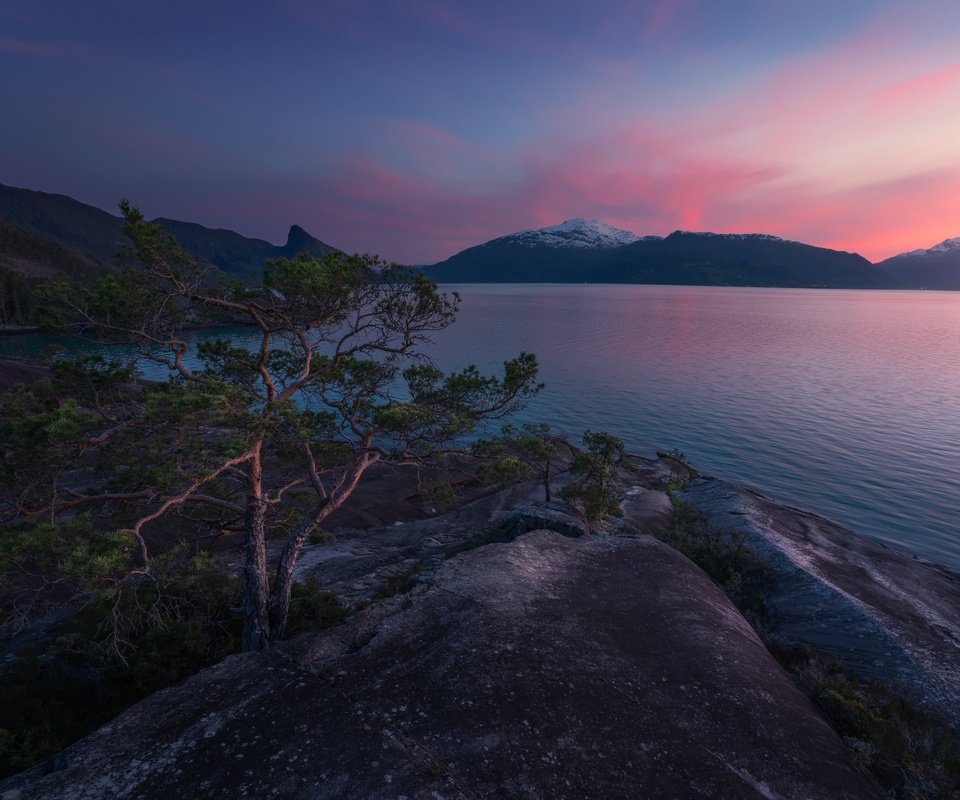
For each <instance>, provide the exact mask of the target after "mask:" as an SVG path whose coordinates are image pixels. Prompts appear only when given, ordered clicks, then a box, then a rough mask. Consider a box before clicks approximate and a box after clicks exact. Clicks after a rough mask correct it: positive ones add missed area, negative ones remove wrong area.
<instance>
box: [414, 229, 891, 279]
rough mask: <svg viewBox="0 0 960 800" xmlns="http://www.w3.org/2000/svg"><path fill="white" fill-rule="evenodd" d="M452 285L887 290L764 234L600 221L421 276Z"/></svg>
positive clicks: (824, 255)
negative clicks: (646, 229) (662, 230)
mask: <svg viewBox="0 0 960 800" xmlns="http://www.w3.org/2000/svg"><path fill="white" fill-rule="evenodd" d="M425 271H426V274H427V275H428V276H429V277H430V278H432V279H434V280H436V281H440V282H448V283H456V282H465V283H537V282H553V283H586V282H589V283H658V284H688V285H706V286H784V287H829V288H886V287H888V286H890V285H892V283H893V281H892V279H891V278H890V277H889V276H888V275H887V274H886V273H884V272H881V271H880V270H877V269H876V268H875V267H874V266H873V265H871V264H870V262H869V261H867V260H866V259H865V258H863V257H862V256H859V255H857V254H855V253H844V252H840V251H837V250H829V249H826V248H823V247H814V246H813V245H808V244H803V243H801V242H791V241H787V240H785V239H780V238H778V237H776V236H770V235H768V234H739V233H736V234H716V233H691V232H688V231H675V232H674V233H672V234H670V235H669V236H666V237H660V236H642V237H641V236H637V235H635V234H633V233H630V232H629V231H623V230H620V229H617V228H614V227H612V226H610V225H607V224H606V223H603V222H600V221H598V220H590V221H588V220H583V219H574V220H568V221H567V222H564V223H562V224H561V225H555V226H552V227H548V228H540V229H539V230H534V231H521V232H519V233H514V234H510V235H509V236H502V237H500V238H498V239H494V240H492V241H490V242H487V243H485V244H482V245H478V246H476V247H471V248H468V249H467V250H463V251H461V252H460V253H457V254H456V255H454V256H452V257H451V258H448V259H447V260H445V261H441V262H440V263H438V264H435V265H433V266H432V267H427V268H426V269H425Z"/></svg>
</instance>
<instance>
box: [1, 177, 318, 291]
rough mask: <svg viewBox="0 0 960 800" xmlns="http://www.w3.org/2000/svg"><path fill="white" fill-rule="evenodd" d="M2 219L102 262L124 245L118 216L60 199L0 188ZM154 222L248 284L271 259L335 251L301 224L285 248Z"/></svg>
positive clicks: (195, 227) (210, 230) (198, 227)
mask: <svg viewBox="0 0 960 800" xmlns="http://www.w3.org/2000/svg"><path fill="white" fill-rule="evenodd" d="M0 219H3V220H4V221H5V222H7V223H8V224H9V225H13V226H16V227H18V228H21V229H23V230H24V231H27V232H29V233H32V234H35V235H37V236H40V237H42V238H44V239H48V240H50V241H53V242H56V243H58V244H60V245H63V246H64V247H68V248H71V249H73V250H77V251H81V252H83V253H87V254H89V255H91V256H93V257H94V258H96V259H99V260H101V261H107V262H110V261H112V260H113V258H114V256H115V254H116V251H117V247H118V245H120V244H121V243H123V242H124V241H125V237H124V236H123V230H122V229H123V220H122V219H121V218H120V217H118V216H114V215H113V214H109V213H107V212H106V211H103V210H102V209H99V208H96V207H94V206H91V205H87V204H86V203H81V202H80V201H78V200H74V199H73V198H71V197H67V196H66V195H62V194H49V193H47V192H37V191H33V190H31V189H18V188H14V187H12V186H4V185H3V184H0ZM155 221H156V222H159V223H160V225H161V226H162V227H163V229H164V230H166V231H167V232H168V233H170V234H172V235H173V236H175V237H176V239H177V241H179V242H180V244H181V245H182V246H183V247H184V249H186V250H187V251H188V252H189V253H191V255H193V256H194V257H196V258H197V259H198V260H200V261H201V263H205V264H207V265H209V266H213V267H216V268H217V269H218V270H220V271H221V272H223V273H224V274H225V275H229V276H232V277H235V278H239V279H240V280H242V281H246V282H250V281H256V280H259V278H260V275H261V273H262V271H263V267H264V265H265V263H266V262H267V261H268V260H270V259H274V258H293V257H294V256H296V255H297V254H298V253H300V252H304V251H305V252H307V253H310V254H312V255H323V254H325V253H329V252H331V251H333V250H335V249H336V248H334V247H332V246H331V245H328V244H326V243H325V242H322V241H320V240H319V239H316V238H314V237H313V236H311V235H310V234H308V233H307V232H306V231H305V230H304V229H303V228H301V227H300V226H299V225H293V226H292V227H291V228H290V231H289V233H288V234H287V241H286V243H285V244H283V245H280V246H277V245H274V244H271V243H270V242H267V241H264V240H262V239H251V238H249V237H246V236H242V235H241V234H239V233H235V232H233V231H229V230H224V229H221V228H207V227H204V226H203V225H199V224H197V223H193V222H182V221H179V220H173V219H166V218H159V219H157V220H155Z"/></svg>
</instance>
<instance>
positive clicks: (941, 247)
mask: <svg viewBox="0 0 960 800" xmlns="http://www.w3.org/2000/svg"><path fill="white" fill-rule="evenodd" d="M938 253H960V236H955V237H954V238H952V239H944V240H943V241H942V242H940V244H936V245H934V246H933V247H930V248H927V249H923V248H921V249H920V250H910V251H909V252H907V253H900V255H899V256H896V258H901V257H903V256H908V257H909V256H929V255H935V254H938Z"/></svg>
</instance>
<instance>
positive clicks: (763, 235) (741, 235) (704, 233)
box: [645, 231, 790, 242]
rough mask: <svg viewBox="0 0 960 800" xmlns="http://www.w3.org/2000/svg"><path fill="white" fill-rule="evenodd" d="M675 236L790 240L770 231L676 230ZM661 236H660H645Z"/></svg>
mask: <svg viewBox="0 0 960 800" xmlns="http://www.w3.org/2000/svg"><path fill="white" fill-rule="evenodd" d="M673 235H675V236H700V237H702V238H704V239H727V240H729V241H732V242H788V241H790V240H789V239H781V238H780V237H779V236H773V235H772V234H769V233H713V232H712V231H674V232H673ZM645 238H655V239H656V238H659V237H656V236H655V237H645Z"/></svg>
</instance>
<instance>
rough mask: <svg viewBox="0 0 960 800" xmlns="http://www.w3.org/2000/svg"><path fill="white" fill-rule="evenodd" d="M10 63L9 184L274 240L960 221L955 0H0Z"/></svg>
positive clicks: (880, 252)
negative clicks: (584, 221)
mask: <svg viewBox="0 0 960 800" xmlns="http://www.w3.org/2000/svg"><path fill="white" fill-rule="evenodd" d="M0 75H2V76H3V78H2V80H0V103H2V106H0V107H2V108H3V109H4V115H3V123H2V124H0V183H6V184H10V185H14V186H23V187H26V188H31V189H42V190H44V191H55V192H62V193H64V194H68V195H71V196H73V197H76V198H77V199H79V200H82V201H84V202H88V203H92V204H94V205H97V206H100V207H102V208H106V209H108V210H111V211H112V210H115V208H116V203H117V201H118V200H119V199H120V198H122V197H129V198H130V199H131V201H132V202H133V203H135V204H136V205H139V206H140V207H141V208H142V209H143V210H144V212H145V213H146V214H147V215H149V216H166V217H174V218H178V219H188V220H191V221H196V222H200V223H202V224H205V225H209V226H215V227H227V228H231V229H233V230H236V231H239V232H240V233H243V234H246V235H250V236H259V237H262V238H265V239H268V240H270V241H274V242H279V241H282V240H283V239H284V237H285V235H286V231H287V228H288V226H289V225H290V224H291V223H298V224H300V225H302V226H303V227H305V228H306V229H307V230H308V231H310V232H311V233H312V234H314V235H315V236H317V237H319V238H321V239H323V240H324V241H326V242H329V243H330V244H333V245H336V246H338V247H341V248H344V249H347V250H359V251H368V252H377V253H380V254H381V255H383V256H384V257H385V258H389V259H395V260H400V261H405V262H408V263H429V262H433V261H436V260H439V259H442V258H445V257H447V256H449V255H452V254H453V253H454V252H456V251H458V250H460V249H462V248H464V247H467V246H470V245H473V244H478V243H480V242H482V241H486V240H487V239H491V238H494V237H496V236H500V235H504V234H506V233H510V232H513V231H516V230H521V229H525V228H533V227H540V226H544V225H551V224H556V223H558V222H561V221H562V220H564V219H568V218H570V217H577V216H581V217H588V218H593V217H597V218H600V219H604V220H606V221H607V222H610V223H611V224H614V225H617V226H619V227H624V228H627V229H628V230H632V231H633V232H635V233H637V234H641V235H642V234H649V233H656V234H666V233H669V232H670V231H672V230H674V229H677V228H682V229H692V230H714V231H718V232H765V233H773V234H777V235H780V236H784V237H787V238H791V239H799V240H802V241H807V242H810V243H812V244H819V245H824V246H829V247H837V248H840V249H845V250H856V251H858V252H860V253H862V254H863V255H865V256H867V257H868V258H871V259H873V260H878V259H880V258H884V257H886V256H889V255H893V254H895V253H897V252H900V251H903V250H909V249H913V248H917V247H925V246H929V245H932V244H935V243H936V242H939V241H941V240H942V239H945V238H947V237H950V236H957V235H960V3H958V2H956V0H923V2H921V3H917V2H912V3H907V2H903V1H902V0H830V1H829V2H827V1H826V0H806V2H804V3H798V2H795V1H793V2H783V1H782V0H659V1H657V2H603V3H599V4H597V3H595V4H587V3H584V2H577V3H567V2H561V1H559V0H551V1H550V2H540V0H536V1H535V2H529V1H528V2H524V3H514V2H509V3H508V2H499V1H494V2H486V3H483V4H481V3H476V2H457V3H440V2H434V1H433V0H420V1H418V0H413V2H410V1H407V2H402V3H400V2H397V3H393V2H363V1H362V0H360V1H359V2H309V0H281V1H280V2H274V3H265V2H253V1H252V0H235V1H234V2H232V3H217V4H213V3H201V2H191V3H186V2H183V3H181V2H164V3H151V4H145V3H137V2H129V0H127V1H126V2H122V3H121V2H109V1H106V0H101V1H99V2H98V1H97V0H91V2H87V3H78V2H75V1H73V0H72V1H71V2H43V1H42V0H29V2H27V1H26V0H3V1H2V3H0Z"/></svg>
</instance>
